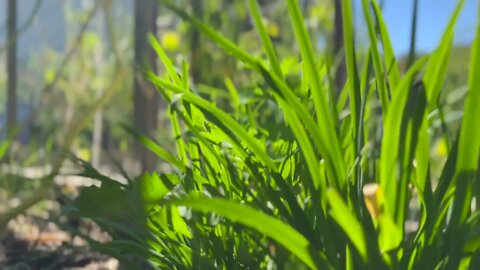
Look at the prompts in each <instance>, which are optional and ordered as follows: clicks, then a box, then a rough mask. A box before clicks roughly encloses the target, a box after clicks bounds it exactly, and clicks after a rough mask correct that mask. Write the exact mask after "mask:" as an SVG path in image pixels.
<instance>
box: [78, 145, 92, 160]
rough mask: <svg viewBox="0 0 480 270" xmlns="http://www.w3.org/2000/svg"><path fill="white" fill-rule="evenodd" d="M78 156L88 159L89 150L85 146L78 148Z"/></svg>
mask: <svg viewBox="0 0 480 270" xmlns="http://www.w3.org/2000/svg"><path fill="white" fill-rule="evenodd" d="M77 156H78V158H80V159H82V160H85V161H89V160H90V150H89V149H87V148H80V149H78V151H77Z"/></svg>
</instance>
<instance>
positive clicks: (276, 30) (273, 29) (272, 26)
mask: <svg viewBox="0 0 480 270" xmlns="http://www.w3.org/2000/svg"><path fill="white" fill-rule="evenodd" d="M267 32H268V34H269V35H270V36H271V37H273V38H277V37H279V36H280V27H278V24H276V23H274V22H272V23H269V24H268V26H267Z"/></svg>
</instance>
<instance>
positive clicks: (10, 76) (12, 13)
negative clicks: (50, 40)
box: [7, 0, 17, 133]
mask: <svg viewBox="0 0 480 270" xmlns="http://www.w3.org/2000/svg"><path fill="white" fill-rule="evenodd" d="M7 9H8V18H7V31H8V34H7V35H8V37H7V89H8V90H7V127H8V130H7V132H8V133H11V132H13V129H14V128H15V127H16V125H17V40H16V30H17V1H16V0H8V7H7Z"/></svg>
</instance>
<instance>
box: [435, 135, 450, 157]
mask: <svg viewBox="0 0 480 270" xmlns="http://www.w3.org/2000/svg"><path fill="white" fill-rule="evenodd" d="M435 154H437V156H438V157H446V156H447V155H448V149H447V143H446V142H445V139H444V138H440V139H439V140H437V142H436V143H435Z"/></svg>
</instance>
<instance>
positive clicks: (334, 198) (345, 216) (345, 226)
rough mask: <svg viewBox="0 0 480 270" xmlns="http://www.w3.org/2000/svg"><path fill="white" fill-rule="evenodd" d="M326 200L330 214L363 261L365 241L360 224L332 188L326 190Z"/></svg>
mask: <svg viewBox="0 0 480 270" xmlns="http://www.w3.org/2000/svg"><path fill="white" fill-rule="evenodd" d="M327 200H328V203H329V205H330V207H331V209H330V215H331V216H332V218H333V219H334V220H335V221H336V222H337V223H338V225H340V227H341V228H342V230H343V231H344V232H345V234H346V235H347V236H348V238H349V239H350V241H352V243H353V245H354V246H355V248H356V249H357V250H358V253H360V255H361V256H362V258H363V260H364V261H367V259H368V253H367V242H366V239H365V233H364V231H363V229H362V225H361V224H360V222H359V221H358V220H357V219H356V218H355V216H354V215H353V214H352V212H351V211H350V209H349V208H348V206H347V204H346V203H345V202H344V201H343V200H342V197H341V196H340V195H339V194H338V193H337V192H336V191H335V190H333V189H330V190H328V191H327Z"/></svg>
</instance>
